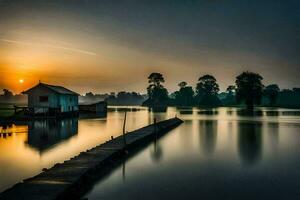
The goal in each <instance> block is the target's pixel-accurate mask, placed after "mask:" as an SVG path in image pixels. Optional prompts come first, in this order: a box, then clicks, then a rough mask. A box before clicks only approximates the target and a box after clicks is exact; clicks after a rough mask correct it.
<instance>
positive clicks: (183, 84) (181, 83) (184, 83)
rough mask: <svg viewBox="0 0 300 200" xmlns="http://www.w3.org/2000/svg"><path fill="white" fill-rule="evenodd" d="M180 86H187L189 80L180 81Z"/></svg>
mask: <svg viewBox="0 0 300 200" xmlns="http://www.w3.org/2000/svg"><path fill="white" fill-rule="evenodd" d="M178 86H179V87H180V88H184V87H186V86H187V82H185V81H182V82H180V83H179V84H178Z"/></svg>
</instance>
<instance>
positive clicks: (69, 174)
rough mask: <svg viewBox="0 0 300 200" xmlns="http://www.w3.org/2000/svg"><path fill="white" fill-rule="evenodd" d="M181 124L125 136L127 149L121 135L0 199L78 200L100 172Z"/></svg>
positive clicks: (157, 125)
mask: <svg viewBox="0 0 300 200" xmlns="http://www.w3.org/2000/svg"><path fill="white" fill-rule="evenodd" d="M181 123H182V120H180V119H178V118H172V119H169V120H165V121H161V122H158V123H155V124H151V125H149V126H146V127H143V128H141V129H138V130H135V131H132V132H129V133H126V135H125V140H126V146H125V144H124V136H123V135H121V136H119V137H117V138H115V139H112V140H110V141H107V142H106V143H104V144H101V145H99V146H97V147H95V148H92V149H90V150H87V151H85V152H82V153H80V154H79V155H78V156H76V157H74V158H71V159H70V160H67V161H65V162H63V163H58V164H55V165H54V166H53V167H52V168H50V169H47V170H44V172H42V173H40V174H38V175H36V176H34V177H32V178H29V179H26V180H24V181H23V182H21V183H18V184H16V185H14V186H13V187H12V188H10V189H8V190H6V191H4V192H3V193H1V194H0V200H4V199H5V200H10V199H18V200H22V199H30V200H54V199H79V198H80V197H81V195H82V194H83V193H84V192H86V191H87V190H88V188H89V187H91V184H92V182H93V179H94V177H95V176H96V175H97V174H99V172H100V173H101V172H102V175H105V173H109V168H113V166H115V163H120V161H121V162H122V159H124V157H126V156H127V154H130V153H131V151H132V152H133V151H135V150H136V149H137V147H140V146H143V145H144V146H145V145H146V144H147V143H149V142H151V141H153V140H155V139H156V138H159V137H161V136H162V135H164V134H165V133H167V132H168V131H170V130H172V129H174V128H175V127H177V126H179V125H180V124H181ZM126 152H128V153H126Z"/></svg>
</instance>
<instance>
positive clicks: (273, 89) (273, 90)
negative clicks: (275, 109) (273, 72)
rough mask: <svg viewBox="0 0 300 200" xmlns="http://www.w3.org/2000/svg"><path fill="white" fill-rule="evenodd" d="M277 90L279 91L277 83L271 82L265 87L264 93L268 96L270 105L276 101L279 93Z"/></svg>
mask: <svg viewBox="0 0 300 200" xmlns="http://www.w3.org/2000/svg"><path fill="white" fill-rule="evenodd" d="M279 91H280V89H279V86H278V85H277V84H271V85H268V86H267V87H266V88H265V90H264V94H265V95H266V97H268V99H269V102H270V106H274V105H275V104H276V101H277V98H278V95H279Z"/></svg>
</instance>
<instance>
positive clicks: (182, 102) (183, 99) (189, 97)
mask: <svg viewBox="0 0 300 200" xmlns="http://www.w3.org/2000/svg"><path fill="white" fill-rule="evenodd" d="M178 86H179V87H180V89H179V91H176V92H175V93H174V94H175V102H176V105H179V106H192V105H193V104H194V90H193V88H192V87H191V86H187V83H186V82H184V81H183V82H180V83H179V84H178Z"/></svg>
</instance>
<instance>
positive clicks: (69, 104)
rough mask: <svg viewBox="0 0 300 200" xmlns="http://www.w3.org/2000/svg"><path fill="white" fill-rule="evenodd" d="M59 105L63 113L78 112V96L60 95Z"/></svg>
mask: <svg viewBox="0 0 300 200" xmlns="http://www.w3.org/2000/svg"><path fill="white" fill-rule="evenodd" d="M59 105H60V111H61V112H71V111H78V96H77V95H59Z"/></svg>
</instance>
